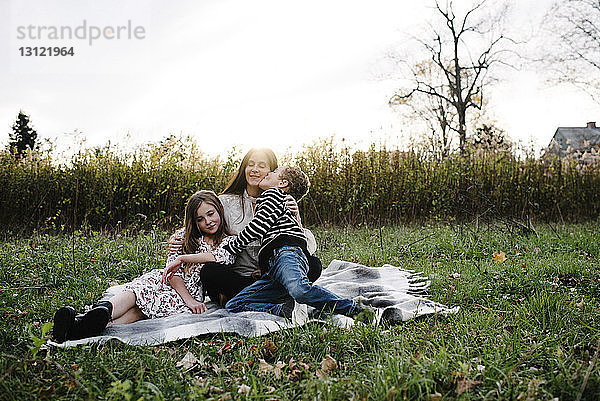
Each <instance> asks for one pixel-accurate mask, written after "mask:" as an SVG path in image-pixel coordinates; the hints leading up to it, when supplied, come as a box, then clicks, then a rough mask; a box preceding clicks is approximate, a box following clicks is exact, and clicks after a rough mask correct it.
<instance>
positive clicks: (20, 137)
mask: <svg viewBox="0 0 600 401" xmlns="http://www.w3.org/2000/svg"><path fill="white" fill-rule="evenodd" d="M29 123H30V121H29V116H28V115H27V114H25V113H23V111H22V110H21V111H19V115H18V116H17V120H16V121H15V123H14V124H13V126H12V132H11V133H10V134H9V138H10V139H9V142H8V147H9V149H10V152H11V153H12V154H14V155H15V157H17V158H22V157H23V156H24V154H25V151H26V150H27V148H29V149H32V150H33V149H35V148H36V146H37V144H36V139H37V132H36V131H35V130H34V129H33V128H31V127H30V126H29Z"/></svg>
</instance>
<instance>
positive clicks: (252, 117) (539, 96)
mask: <svg viewBox="0 0 600 401" xmlns="http://www.w3.org/2000/svg"><path fill="white" fill-rule="evenodd" d="M466 1H467V0H457V1H455V3H460V4H462V3H465V2H466ZM550 2H551V1H550V0H530V1H519V2H518V4H517V2H516V1H515V5H514V8H513V14H511V15H512V17H511V21H512V24H513V25H514V26H520V27H528V26H535V25H536V24H537V21H539V18H541V17H542V15H543V14H544V13H545V12H546V10H547V9H548V6H549V4H550ZM415 4H420V5H415ZM426 4H430V3H429V2H427V1H419V2H416V1H415V2H406V1H398V0H371V1H353V0H344V1H341V0H340V1H338V0H333V1H331V0H321V1H313V0H305V1H301V2H300V1H293V2H292V1H287V0H270V1H268V0H253V1H248V0H196V1H192V0H186V1H182V0H179V1H175V2H166V1H158V0H155V1H137V0H136V1H131V0H130V1H116V0H104V1H92V0H64V1H56V0H28V1H17V0H0V56H1V57H0V127H1V128H2V129H0V141H1V143H6V141H7V138H8V132H9V131H10V126H11V125H12V123H13V122H14V120H15V118H16V115H17V113H18V111H19V109H23V110H24V111H25V112H26V113H28V114H30V115H31V119H32V122H33V124H34V127H35V128H36V129H37V131H38V134H39V136H40V137H41V138H52V139H55V140H57V141H58V142H63V143H64V142H67V141H72V140H73V135H69V134H68V133H72V132H73V131H74V130H75V129H77V130H79V131H81V132H83V135H84V136H85V137H86V138H87V143H88V144H89V145H96V144H105V143H106V142H107V141H109V140H110V141H111V143H113V144H115V143H117V144H119V145H122V146H132V145H135V144H138V143H143V142H148V141H157V140H160V139H161V138H163V137H165V136H166V135H168V134H170V133H175V134H180V133H182V134H189V135H192V136H194V137H196V138H197V139H198V141H199V142H200V144H201V146H202V148H203V149H204V150H205V151H206V152H209V153H220V152H223V151H226V150H228V149H230V148H231V147H232V146H233V145H237V146H239V147H240V148H241V149H242V150H244V149H246V148H248V147H251V146H270V147H272V148H274V149H275V150H283V149H286V148H288V147H292V149H293V148H294V147H296V146H298V145H299V144H303V143H310V142H311V141H312V140H313V138H318V137H327V136H330V135H332V134H335V135H336V136H337V137H338V138H342V137H344V138H346V139H347V140H348V141H349V142H350V143H359V144H360V143H362V144H363V145H364V144H365V143H367V144H368V143H370V142H371V141H374V140H375V141H377V140H385V141H387V143H389V144H394V143H396V142H401V141H403V140H404V141H406V138H407V136H408V135H409V133H408V131H410V127H407V124H406V121H401V120H400V119H399V117H398V115H397V114H396V113H394V111H393V110H390V108H389V107H388V106H387V100H388V99H389V97H390V96H391V95H392V94H393V92H394V89H395V88H396V87H397V85H398V84H397V82H394V80H382V79H380V78H378V77H377V76H375V75H376V74H374V73H373V71H374V70H376V69H377V63H378V60H380V59H381V58H382V57H383V55H384V54H385V53H386V52H387V51H388V50H389V49H390V48H391V47H392V46H397V45H399V44H400V45H401V46H403V45H406V43H407V41H406V33H415V32H419V30H421V29H423V26H425V24H426V22H427V21H428V20H429V19H430V18H431V12H432V10H431V8H430V7H427V6H426ZM83 20H86V22H87V25H88V26H89V25H96V26H101V27H104V26H117V25H126V24H127V22H128V20H131V22H132V24H133V25H134V26H138V25H139V26H143V27H144V29H145V38H144V39H142V40H136V39H133V40H124V39H121V40H97V41H96V42H95V43H93V45H91V46H90V45H88V43H87V42H86V41H79V40H74V41H69V40H45V41H40V40H19V39H17V27H18V26H28V25H30V24H34V25H45V26H61V25H69V26H72V27H74V28H75V27H77V26H80V25H81V24H82V21H83ZM49 45H51V46H73V47H74V50H75V53H76V54H75V56H74V57H22V56H20V55H19V50H18V49H19V47H21V46H49ZM503 77H505V80H504V81H502V82H501V83H499V84H497V85H496V86H495V87H494V88H493V90H492V91H491V92H490V93H488V96H487V97H488V99H489V100H490V111H491V115H492V117H493V118H495V119H496V120H497V121H498V125H499V126H500V127H502V128H504V129H505V130H506V131H507V133H508V134H509V135H510V136H511V137H512V138H515V139H521V140H523V141H528V140H530V139H533V140H534V142H535V144H536V145H537V146H538V147H541V146H544V145H546V144H547V142H548V141H549V139H550V138H551V136H552V135H553V133H554V130H555V129H556V127H557V126H584V125H585V123H586V122H587V121H598V122H600V106H599V105H598V104H596V103H594V102H593V101H592V100H590V99H589V97H588V96H587V95H585V94H582V93H579V92H576V91H575V90H571V89H570V88H565V87H561V88H548V87H547V86H546V85H544V83H543V82H542V80H541V77H539V76H538V74H537V73H536V72H535V71H520V72H516V71H508V72H505V73H504V75H503ZM2 132H5V133H6V134H2Z"/></svg>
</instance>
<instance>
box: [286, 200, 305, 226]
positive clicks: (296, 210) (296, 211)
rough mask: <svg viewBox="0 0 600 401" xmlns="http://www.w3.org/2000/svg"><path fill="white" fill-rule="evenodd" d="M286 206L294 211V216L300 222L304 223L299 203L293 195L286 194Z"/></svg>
mask: <svg viewBox="0 0 600 401" xmlns="http://www.w3.org/2000/svg"><path fill="white" fill-rule="evenodd" d="M285 207H287V208H288V209H290V211H291V212H292V213H294V217H296V220H298V224H302V221H301V219H300V209H299V208H298V203H297V202H296V200H295V199H294V197H293V196H292V195H286V196H285Z"/></svg>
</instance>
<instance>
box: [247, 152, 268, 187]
mask: <svg viewBox="0 0 600 401" xmlns="http://www.w3.org/2000/svg"><path fill="white" fill-rule="evenodd" d="M270 171H271V167H270V166H269V159H267V155H265V154H264V153H263V152H254V153H253V154H252V155H251V156H250V159H248V165H247V166H246V171H245V172H244V173H245V175H246V182H247V183H248V186H252V187H258V183H259V182H261V181H262V179H263V178H264V177H265V175H267V174H268V173H269V172H270Z"/></svg>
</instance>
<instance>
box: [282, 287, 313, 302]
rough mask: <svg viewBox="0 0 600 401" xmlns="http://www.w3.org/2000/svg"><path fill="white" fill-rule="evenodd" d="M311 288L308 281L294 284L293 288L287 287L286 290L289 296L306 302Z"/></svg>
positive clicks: (297, 300)
mask: <svg viewBox="0 0 600 401" xmlns="http://www.w3.org/2000/svg"><path fill="white" fill-rule="evenodd" d="M311 289H312V285H311V284H310V283H302V284H301V285H297V286H294V287H293V288H289V289H288V291H289V293H290V296H291V297H292V298H294V299H295V300H296V302H299V303H301V304H305V303H307V302H306V301H309V299H308V298H309V293H310V290H311Z"/></svg>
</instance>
